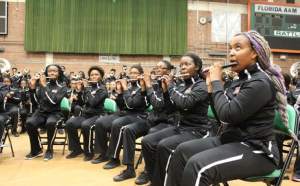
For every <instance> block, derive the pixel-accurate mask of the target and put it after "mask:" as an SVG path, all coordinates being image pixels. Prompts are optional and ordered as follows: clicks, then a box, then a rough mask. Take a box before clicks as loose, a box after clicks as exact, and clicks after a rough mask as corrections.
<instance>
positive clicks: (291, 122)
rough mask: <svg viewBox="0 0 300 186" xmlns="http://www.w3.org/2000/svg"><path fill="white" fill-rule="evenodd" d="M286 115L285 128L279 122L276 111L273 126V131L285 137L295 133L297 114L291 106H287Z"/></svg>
mask: <svg viewBox="0 0 300 186" xmlns="http://www.w3.org/2000/svg"><path fill="white" fill-rule="evenodd" d="M287 114H288V126H285V125H284V123H283V122H282V120H281V116H280V114H279V112H278V111H277V110H276V113H275V118H274V124H275V129H276V130H279V131H281V132H283V133H285V134H286V135H291V133H294V134H295V133H296V131H297V112H296V110H295V109H294V107H292V106H291V105H287Z"/></svg>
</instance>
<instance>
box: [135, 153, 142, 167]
mask: <svg viewBox="0 0 300 186" xmlns="http://www.w3.org/2000/svg"><path fill="white" fill-rule="evenodd" d="M142 160H143V154H142V152H141V154H140V156H139V159H138V160H137V162H136V164H135V169H137V168H138V167H139V164H141V163H142Z"/></svg>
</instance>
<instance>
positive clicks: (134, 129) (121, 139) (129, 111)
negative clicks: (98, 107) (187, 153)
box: [96, 65, 149, 181]
mask: <svg viewBox="0 0 300 186" xmlns="http://www.w3.org/2000/svg"><path fill="white" fill-rule="evenodd" d="M129 74H130V78H131V80H130V83H128V80H126V79H120V80H118V81H117V90H116V92H117V93H118V95H117V97H116V102H117V105H118V107H119V108H120V112H118V113H116V114H113V115H111V116H106V117H103V118H99V119H98V120H97V121H96V144H99V146H98V147H99V151H100V153H101V156H102V157H103V158H104V159H106V160H107V159H109V162H108V163H106V164H105V165H104V169H112V168H115V167H117V166H119V165H120V159H119V154H120V150H121V146H122V145H123V147H124V148H123V164H125V165H127V169H126V170H125V171H123V172H122V173H121V174H120V175H118V176H115V177H114V181H122V180H125V179H128V178H132V177H135V171H134V168H133V163H134V151H135V139H136V138H138V137H139V136H142V135H145V134H146V133H147V132H148V130H149V127H148V125H147V122H146V120H145V118H146V116H147V115H146V113H145V110H146V107H147V106H148V103H147V98H146V92H145V91H146V90H143V89H141V86H140V83H139V80H138V79H139V76H141V75H142V74H143V68H142V67H141V66H140V65H133V66H132V67H131V68H130V73H129ZM107 132H111V135H110V142H109V146H108V147H107V140H108V138H107V137H106V135H107ZM101 156H100V157H99V158H101ZM98 162H99V161H98Z"/></svg>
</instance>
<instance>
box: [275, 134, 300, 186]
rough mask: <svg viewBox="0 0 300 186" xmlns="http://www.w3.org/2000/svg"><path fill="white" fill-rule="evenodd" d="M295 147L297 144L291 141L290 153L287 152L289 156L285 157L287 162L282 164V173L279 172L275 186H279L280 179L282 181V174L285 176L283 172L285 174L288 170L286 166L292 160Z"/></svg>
mask: <svg viewBox="0 0 300 186" xmlns="http://www.w3.org/2000/svg"><path fill="white" fill-rule="evenodd" d="M296 146H297V144H296V142H295V141H294V140H293V141H292V145H291V149H290V152H289V154H288V156H287V160H286V161H285V163H284V165H283V167H282V171H281V173H280V176H279V177H278V180H277V183H276V184H275V186H280V185H281V182H282V179H283V177H284V174H285V172H286V170H287V168H288V166H289V164H290V163H291V160H292V158H293V154H294V151H295V149H296Z"/></svg>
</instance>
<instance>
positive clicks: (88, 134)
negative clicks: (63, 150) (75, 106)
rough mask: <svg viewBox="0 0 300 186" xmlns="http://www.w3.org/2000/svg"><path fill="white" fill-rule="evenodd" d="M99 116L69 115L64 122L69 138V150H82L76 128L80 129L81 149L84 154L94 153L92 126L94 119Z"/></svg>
mask: <svg viewBox="0 0 300 186" xmlns="http://www.w3.org/2000/svg"><path fill="white" fill-rule="evenodd" d="M98 117H99V116H93V117H83V116H78V117H71V118H70V119H68V121H67V122H66V131H67V134H68V138H69V150H70V151H76V152H79V151H82V149H81V146H80V139H79V135H78V129H81V134H82V136H83V151H84V154H86V155H87V154H92V153H94V148H93V128H94V126H95V121H96V119H97V118H98Z"/></svg>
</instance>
